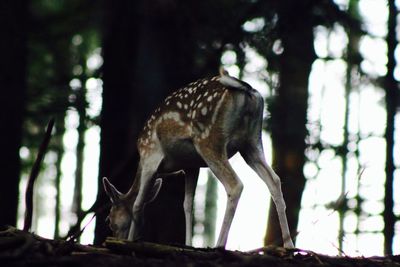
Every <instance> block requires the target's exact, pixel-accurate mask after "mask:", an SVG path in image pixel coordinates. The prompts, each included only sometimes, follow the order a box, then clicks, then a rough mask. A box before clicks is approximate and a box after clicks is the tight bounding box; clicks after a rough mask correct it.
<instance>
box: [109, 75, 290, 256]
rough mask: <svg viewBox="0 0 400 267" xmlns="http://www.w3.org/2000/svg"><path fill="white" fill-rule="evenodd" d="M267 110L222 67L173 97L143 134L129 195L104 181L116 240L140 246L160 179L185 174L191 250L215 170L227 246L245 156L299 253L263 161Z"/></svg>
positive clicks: (273, 179) (221, 236)
mask: <svg viewBox="0 0 400 267" xmlns="http://www.w3.org/2000/svg"><path fill="white" fill-rule="evenodd" d="M263 110H264V101H263V98H262V97H261V95H260V94H259V93H258V92H257V91H256V90H254V89H253V88H252V87H251V86H250V85H248V84H247V83H245V82H243V81H240V80H238V79H236V78H233V77H231V76H229V75H228V73H227V72H226V71H224V70H223V69H221V71H220V75H219V76H216V77H213V78H211V79H202V80H198V81H196V82H193V83H191V84H189V85H187V86H186V87H184V88H181V89H179V90H178V91H176V92H174V93H173V94H171V95H170V96H168V97H167V98H166V99H165V101H164V102H163V103H162V105H161V106H160V107H159V108H157V109H156V110H155V111H154V113H153V115H151V117H150V119H149V120H148V121H147V123H146V125H145V126H144V128H143V131H142V132H141V134H140V135H139V139H138V143H137V146H138V150H139V154H140V162H139V167H138V171H137V174H136V177H135V180H134V182H133V184H132V186H131V188H130V189H129V191H128V193H126V194H122V193H120V192H119V191H118V190H117V189H116V188H115V187H114V186H113V185H112V184H111V183H110V182H109V181H108V179H107V178H103V184H104V188H105V191H106V193H107V195H108V196H109V197H110V199H111V202H112V208H111V210H110V214H109V220H110V228H111V230H112V231H113V234H114V236H115V237H117V238H120V239H128V240H136V239H137V237H138V234H139V233H138V229H139V227H140V224H141V222H142V219H143V218H142V217H143V208H144V206H145V203H147V202H149V201H152V200H153V199H154V198H155V197H156V196H157V193H158V192H159V189H160V187H161V183H162V180H161V178H157V177H165V174H168V173H173V172H178V171H181V170H183V171H184V173H185V200H184V203H183V206H184V211H185V219H186V244H187V245H190V244H191V240H192V211H193V198H194V193H195V189H196V184H197V176H198V173H199V168H200V167H209V168H210V169H211V171H212V172H213V173H214V174H215V176H216V177H217V178H218V180H219V181H221V183H222V184H223V186H224V187H225V190H226V194H227V197H228V200H227V206H226V210H225V216H224V219H223V223H222V227H221V231H220V234H219V238H218V241H217V244H216V245H217V246H219V247H224V246H225V245H226V242H227V239H228V233H229V229H230V226H231V223H232V219H233V216H234V214H235V210H236V206H237V204H238V201H239V198H240V195H241V192H242V189H243V185H242V182H241V181H240V180H239V178H238V176H237V175H236V173H235V172H234V170H233V169H232V167H231V165H230V164H229V161H228V159H229V158H230V157H231V156H232V155H234V154H235V153H237V152H239V153H240V154H241V155H242V156H243V158H244V159H245V161H246V162H247V164H248V165H249V166H250V167H251V168H253V169H254V171H255V172H256V173H257V174H258V175H259V176H260V178H261V179H262V180H263V181H264V182H265V183H266V185H267V186H268V188H269V190H270V192H271V195H272V199H273V200H274V202H275V204H276V209H277V211H278V216H279V222H280V226H281V230H282V237H283V240H284V246H285V247H287V248H293V247H294V246H293V242H292V239H291V237H290V233H289V227H288V223H287V218H286V214H285V209H286V205H285V201H284V199H283V195H282V191H281V182H280V179H279V177H278V176H277V175H276V174H275V172H274V171H273V170H272V168H271V167H269V166H268V164H267V163H266V161H265V158H264V152H263V146H262V142H261V129H262V121H263ZM156 178H157V179H156Z"/></svg>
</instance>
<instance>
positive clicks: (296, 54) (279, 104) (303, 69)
mask: <svg viewBox="0 0 400 267" xmlns="http://www.w3.org/2000/svg"><path fill="white" fill-rule="evenodd" d="M311 2H312V1H288V0H286V1H281V2H279V4H278V10H277V11H278V17H279V20H278V23H279V25H278V27H279V30H280V32H281V35H282V40H281V41H282V46H283V48H284V51H283V53H282V55H281V59H280V62H281V65H280V86H279V88H278V93H277V96H276V98H275V101H274V102H273V103H272V104H271V107H270V109H271V117H272V118H271V130H272V140H273V142H272V144H273V151H274V160H273V168H274V169H275V170H276V172H277V174H278V175H279V176H280V178H281V180H282V191H283V195H284V198H285V201H286V206H287V211H286V212H287V217H288V222H289V227H290V230H291V232H292V235H293V236H294V233H295V232H296V229H297V223H298V216H299V211H300V204H301V196H302V192H303V189H304V185H305V177H304V174H303V166H304V163H305V155H304V150H305V147H306V144H305V138H306V136H307V129H306V122H307V101H308V77H309V74H310V71H311V65H312V63H313V61H314V58H315V53H314V48H313V41H314V38H313V26H312V23H311V19H310V18H311V15H310V10H311V7H310V5H311V4H310V3H311ZM271 203H272V202H271ZM265 243H266V244H271V243H274V244H282V238H281V230H280V227H279V223H278V220H277V213H276V210H275V205H273V204H271V208H270V213H269V225H268V229H267V235H266V238H265Z"/></svg>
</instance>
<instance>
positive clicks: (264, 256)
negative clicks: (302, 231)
mask: <svg viewBox="0 0 400 267" xmlns="http://www.w3.org/2000/svg"><path fill="white" fill-rule="evenodd" d="M0 266H10V267H11V266H54V267H56V266H82V267H86V266H96V267H102V266H107V267H112V266H118V267H125V266H129V267H131V266H148V267H153V266H176V267H180V266H192V267H197V266H199V267H200V266H201V267H207V266H210V267H211V266H212V267H214V266H215V267H217V266H218V267H219V266H233V267H235V266H249V267H250V266H251V267H257V266H263V267H269V266H271V267H272V266H274V267H277V266H285V267H286V266H307V267H308V266H343V267H347V266H363V267H367V266H371V267H372V266H374V267H379V266H400V255H399V256H387V257H370V258H362V257H359V258H350V257H330V256H325V255H320V254H316V253H313V252H311V251H304V250H299V249H292V250H287V249H283V248H276V247H265V248H260V249H257V250H254V251H251V252H239V251H229V250H224V249H198V248H192V247H178V246H171V245H160V244H154V243H146V242H136V243H133V242H126V241H121V240H115V239H111V238H110V239H107V240H106V242H105V243H104V246H102V247H95V246H84V245H80V244H78V243H76V242H72V241H63V240H50V239H45V238H42V237H40V236H37V235H34V234H30V233H26V232H23V231H20V230H17V229H15V228H8V229H7V230H6V231H2V232H0Z"/></svg>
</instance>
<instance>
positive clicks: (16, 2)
mask: <svg viewBox="0 0 400 267" xmlns="http://www.w3.org/2000/svg"><path fill="white" fill-rule="evenodd" d="M27 10H28V2H27V1H21V0H13V1H1V3H0V32H1V33H2V36H3V37H4V38H2V40H1V42H0V58H1V63H0V86H1V88H2V89H3V90H2V91H3V96H2V97H0V125H1V128H0V131H1V138H0V147H1V149H2V150H1V153H0V162H1V166H2V169H1V182H2V186H1V187H0V212H1V216H0V226H3V225H16V221H17V206H18V185H19V180H20V179H19V177H20V158H19V148H20V146H21V136H22V121H23V116H24V98H25V91H26V57H27V42H26V41H27V36H26V34H27V16H28V12H27Z"/></svg>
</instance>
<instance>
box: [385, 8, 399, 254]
mask: <svg viewBox="0 0 400 267" xmlns="http://www.w3.org/2000/svg"><path fill="white" fill-rule="evenodd" d="M396 17H397V8H396V4H395V1H394V0H389V19H388V34H387V37H386V43H387V46H388V63H387V74H386V77H385V89H386V98H385V99H386V131H385V139H386V169H385V171H386V182H385V200H384V202H385V210H384V212H383V217H384V221H385V228H384V230H383V234H384V237H385V245H384V251H385V254H393V237H394V226H395V223H396V217H395V214H394V211H393V207H394V203H393V178H394V171H395V165H394V158H393V156H394V155H393V152H394V151H393V148H394V131H395V127H394V124H395V116H396V107H397V104H398V103H397V100H398V90H399V88H398V83H397V81H396V79H395V77H394V70H395V67H396V59H395V49H396V47H397V44H398V41H397V39H396V24H397V23H396Z"/></svg>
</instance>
